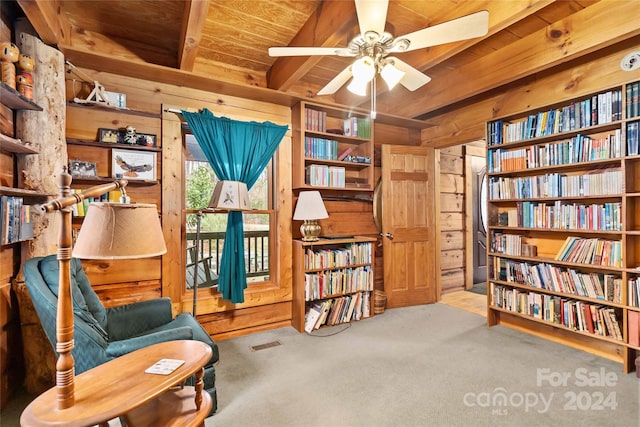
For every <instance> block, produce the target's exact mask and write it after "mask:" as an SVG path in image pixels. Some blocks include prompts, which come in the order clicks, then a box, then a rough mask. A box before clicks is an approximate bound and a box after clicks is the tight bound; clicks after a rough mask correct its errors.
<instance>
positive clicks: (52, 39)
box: [17, 0, 71, 45]
mask: <svg viewBox="0 0 640 427" xmlns="http://www.w3.org/2000/svg"><path fill="white" fill-rule="evenodd" d="M17 2H18V5H19V6H20V8H22V11H23V12H24V14H25V16H26V17H27V19H28V20H29V22H30V23H31V25H32V26H33V28H34V29H35V30H36V32H37V33H38V35H39V36H40V38H41V39H42V41H43V42H44V43H46V44H49V45H57V44H58V43H68V42H69V37H70V32H71V31H70V27H71V25H70V23H69V21H68V20H67V19H66V17H65V16H64V14H63V13H62V4H61V2H60V0H52V1H36V0H17Z"/></svg>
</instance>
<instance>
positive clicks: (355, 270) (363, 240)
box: [292, 237, 376, 332]
mask: <svg viewBox="0 0 640 427" xmlns="http://www.w3.org/2000/svg"><path fill="white" fill-rule="evenodd" d="M375 241H376V239H375V238H371V237H350V238H338V239H329V238H321V239H320V240H318V241H315V242H304V241H302V240H294V241H293V293H294V296H293V312H292V323H293V326H294V327H295V328H296V329H297V330H298V331H300V332H305V331H306V332H312V331H314V330H316V329H319V328H322V327H327V326H334V325H338V324H341V323H348V322H352V321H356V320H361V319H366V318H368V317H371V316H373V301H372V300H373V298H372V294H373V279H374V276H373V275H374V257H375V254H374V250H375V248H374V246H373V245H374V242H375Z"/></svg>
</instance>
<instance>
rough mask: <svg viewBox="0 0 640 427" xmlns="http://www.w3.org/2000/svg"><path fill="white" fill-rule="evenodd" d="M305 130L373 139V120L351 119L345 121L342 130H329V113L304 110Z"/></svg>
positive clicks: (309, 109)
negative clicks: (340, 133)
mask: <svg viewBox="0 0 640 427" xmlns="http://www.w3.org/2000/svg"><path fill="white" fill-rule="evenodd" d="M304 120H305V129H306V130H310V131H312V132H332V133H338V132H342V134H343V135H345V136H357V137H359V138H371V120H369V119H368V118H364V117H349V118H348V119H345V120H343V122H342V129H327V113H326V112H325V111H318V110H314V109H312V108H305V109H304Z"/></svg>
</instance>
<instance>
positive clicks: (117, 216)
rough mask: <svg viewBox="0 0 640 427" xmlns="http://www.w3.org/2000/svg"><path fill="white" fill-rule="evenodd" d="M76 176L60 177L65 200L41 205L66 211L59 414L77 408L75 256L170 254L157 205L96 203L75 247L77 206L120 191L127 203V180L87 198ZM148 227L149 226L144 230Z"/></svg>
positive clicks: (61, 266)
mask: <svg viewBox="0 0 640 427" xmlns="http://www.w3.org/2000/svg"><path fill="white" fill-rule="evenodd" d="M71 179H72V178H71V175H69V174H68V173H67V171H66V168H65V169H64V170H63V172H62V174H61V175H60V178H59V185H60V197H58V198H57V199H55V200H52V201H49V202H47V203H45V204H43V205H41V207H40V208H41V210H42V212H44V213H47V212H55V211H60V213H61V228H60V234H59V238H58V252H57V255H58V264H59V270H60V272H59V277H58V286H59V290H58V307H57V315H56V316H57V317H56V352H57V353H58V354H59V356H58V361H57V363H56V390H57V403H58V409H66V408H70V407H72V406H73V405H74V403H75V395H74V375H75V369H74V359H73V356H72V354H71V350H73V303H72V300H71V272H70V265H71V257H72V249H73V256H74V257H77V258H83V259H125V258H146V257H154V256H159V255H162V254H164V253H165V252H166V251H167V248H166V246H165V242H164V236H163V234H162V228H161V226H160V220H159V218H158V210H157V208H156V206H155V205H152V204H135V203H133V204H130V203H107V202H104V203H92V204H91V205H90V208H89V209H88V211H87V214H86V216H85V218H84V221H83V224H82V227H81V229H80V232H79V234H78V238H77V240H76V245H75V248H73V242H72V240H73V239H72V223H71V220H72V215H73V214H72V207H73V206H74V205H75V204H76V203H81V202H82V201H83V200H84V199H87V198H90V197H98V196H100V195H102V194H104V193H106V192H109V191H113V190H118V189H119V190H120V191H121V192H122V197H121V200H123V201H126V200H128V198H127V197H126V192H125V186H126V185H127V181H126V180H118V181H115V182H112V183H109V184H102V185H96V186H94V187H91V188H88V189H86V190H84V191H82V192H81V193H71ZM141 224H144V227H142V226H141Z"/></svg>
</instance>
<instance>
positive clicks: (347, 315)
mask: <svg viewBox="0 0 640 427" xmlns="http://www.w3.org/2000/svg"><path fill="white" fill-rule="evenodd" d="M370 316H371V292H357V293H355V294H351V295H345V296H342V297H338V298H333V299H327V300H324V301H321V302H318V303H315V304H313V305H311V306H310V307H309V309H308V310H307V313H306V314H305V321H304V330H305V331H306V332H307V333H311V332H312V331H313V330H314V329H318V328H320V327H321V326H325V325H326V326H333V325H338V324H340V323H346V322H351V321H354V320H360V319H364V318H367V317H370Z"/></svg>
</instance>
